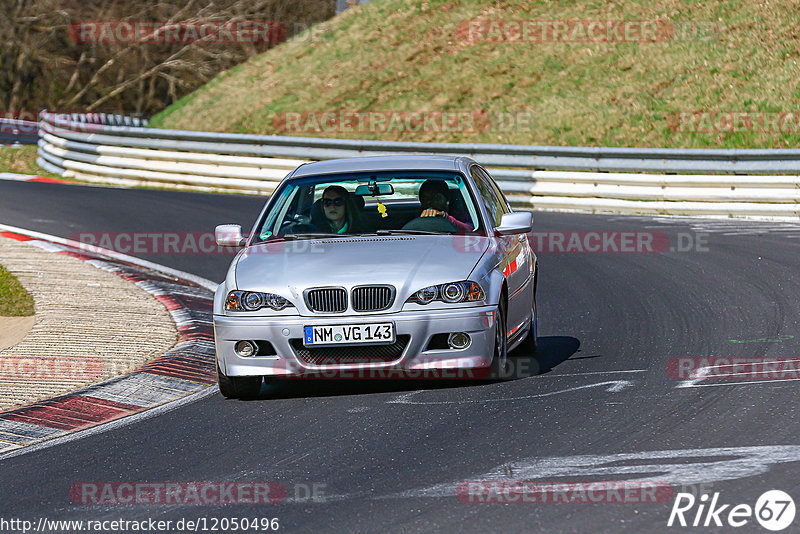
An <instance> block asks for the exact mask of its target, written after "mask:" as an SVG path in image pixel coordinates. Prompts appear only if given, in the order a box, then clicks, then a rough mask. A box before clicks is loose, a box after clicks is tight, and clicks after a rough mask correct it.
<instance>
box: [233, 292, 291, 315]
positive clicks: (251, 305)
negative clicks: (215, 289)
mask: <svg viewBox="0 0 800 534" xmlns="http://www.w3.org/2000/svg"><path fill="white" fill-rule="evenodd" d="M292 306H293V305H292V303H291V302H289V301H288V300H286V299H285V298H283V297H281V296H280V295H275V294H274V293H259V292H256V291H231V292H230V293H228V298H227V299H225V309H226V310H228V311H256V310H260V309H261V308H270V309H272V310H275V311H281V310H282V309H284V308H288V307H292Z"/></svg>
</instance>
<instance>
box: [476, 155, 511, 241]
mask: <svg viewBox="0 0 800 534" xmlns="http://www.w3.org/2000/svg"><path fill="white" fill-rule="evenodd" d="M470 173H471V174H472V178H473V180H475V185H476V186H477V188H478V196H479V197H480V201H481V202H482V203H483V206H484V207H485V208H486V212H487V213H488V214H489V218H491V219H493V223H494V226H500V218H501V217H502V216H503V214H504V213H508V211H507V209H508V206H507V205H506V202H505V199H504V198H503V197H502V196H499V195H498V192H497V189H496V188H495V187H494V185H493V184H492V182H491V179H490V178H489V177H488V176H487V175H486V174H485V173H484V172H483V171H482V169H481V168H480V167H478V166H476V165H473V166H472V168H471V169H470Z"/></svg>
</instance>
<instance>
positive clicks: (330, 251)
mask: <svg viewBox="0 0 800 534" xmlns="http://www.w3.org/2000/svg"><path fill="white" fill-rule="evenodd" d="M489 242H490V240H489V238H487V237H480V236H450V235H447V236H445V235H441V236H439V235H436V236H385V237H384V236H379V237H352V238H332V239H313V240H298V241H286V242H284V241H278V242H272V243H265V244H260V245H254V246H251V247H249V248H248V249H246V250H245V251H243V252H242V254H241V256H240V257H239V260H238V262H237V263H236V265H235V270H236V271H235V276H236V286H237V288H238V289H244V290H248V291H265V292H275V293H277V294H280V295H282V296H284V297H286V298H289V299H290V300H292V301H293V302H294V301H296V300H297V299H298V297H299V296H301V295H302V293H303V290H305V289H307V288H310V287H320V286H342V287H345V288H350V287H352V286H357V285H362V284H391V285H394V286H395V288H396V289H397V297H398V300H400V298H402V299H403V300H405V298H407V296H410V294H411V293H413V292H415V291H418V290H419V289H421V288H423V287H427V286H429V285H434V284H441V283H446V282H453V281H457V280H465V279H467V277H468V276H469V274H470V273H471V272H472V270H473V269H474V268H475V265H476V264H477V262H478V261H479V260H480V258H481V257H482V256H483V254H484V252H486V249H487V248H488V247H489Z"/></svg>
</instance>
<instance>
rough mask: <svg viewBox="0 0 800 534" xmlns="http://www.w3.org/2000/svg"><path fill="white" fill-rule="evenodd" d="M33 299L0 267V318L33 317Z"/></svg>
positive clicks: (14, 278)
mask: <svg viewBox="0 0 800 534" xmlns="http://www.w3.org/2000/svg"><path fill="white" fill-rule="evenodd" d="M33 312H34V308H33V297H32V296H31V294H30V293H28V291H27V290H26V289H25V288H24V287H22V284H20V283H19V280H17V279H16V277H14V275H12V274H11V273H10V272H8V271H7V270H6V269H5V268H4V267H3V266H2V265H0V317H23V316H29V315H33Z"/></svg>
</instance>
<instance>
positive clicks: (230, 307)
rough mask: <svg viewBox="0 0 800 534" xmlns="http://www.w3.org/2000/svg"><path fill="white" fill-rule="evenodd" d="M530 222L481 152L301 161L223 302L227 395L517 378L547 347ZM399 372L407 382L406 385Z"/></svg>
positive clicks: (234, 236)
mask: <svg viewBox="0 0 800 534" xmlns="http://www.w3.org/2000/svg"><path fill="white" fill-rule="evenodd" d="M532 223H533V218H532V214H531V213H530V212H516V213H515V212H514V211H513V210H512V209H511V206H510V205H509V203H508V201H507V200H506V198H505V197H504V196H503V193H502V192H501V191H500V189H499V188H498V187H497V184H496V183H495V182H494V180H493V179H492V178H491V177H490V175H489V173H488V172H486V170H485V169H483V168H482V167H481V166H480V165H478V164H477V163H476V162H475V161H473V160H471V159H469V158H465V157H442V156H384V157H367V158H352V159H341V160H331V161H323V162H316V163H309V164H304V165H301V166H300V167H298V168H296V169H295V170H294V171H292V172H291V173H290V174H289V175H288V176H287V177H286V178H285V179H284V180H283V181H282V182H281V183H280V184H279V185H278V187H277V188H276V190H275V192H274V194H272V195H271V197H270V198H269V200H268V201H267V204H266V206H265V207H264V209H263V210H262V212H261V214H260V216H259V217H258V219H257V221H256V223H255V225H254V226H253V229H252V231H251V232H250V233H249V235H247V236H244V237H243V235H242V228H241V227H240V226H238V225H221V226H218V227H217V228H216V232H215V235H216V239H217V243H218V244H219V245H221V246H238V247H241V248H242V249H241V250H240V251H239V253H238V254H237V255H236V257H235V258H234V260H233V261H232V263H231V266H230V268H229V270H228V273H227V277H226V279H225V281H224V282H223V283H222V284H220V286H219V288H218V289H217V291H216V295H215V299H214V337H215V344H216V357H217V373H218V375H219V388H220V391H221V393H222V394H223V395H224V396H226V397H231V398H246V397H253V396H256V395H258V393H259V390H260V388H261V384H262V380H264V379H266V380H267V381H274V380H278V379H281V378H304V377H320V376H323V377H337V378H348V377H351V378H378V377H387V376H389V377H390V376H398V377H400V376H407V377H412V378H413V377H420V376H421V375H425V376H441V377H443V378H447V377H453V378H454V377H471V378H474V377H475V376H476V374H475V373H478V375H479V374H480V371H481V370H483V371H486V373H485V374H484V375H483V376H487V375H488V376H490V377H493V378H498V379H502V378H504V377H507V375H508V373H507V369H508V352H509V351H510V350H512V349H514V348H515V347H517V346H518V345H520V344H525V345H526V346H527V348H528V349H530V350H535V349H536V282H537V274H538V269H537V263H536V256H535V254H534V253H533V251H532V250H531V247H530V244H529V243H528V238H527V235H526V234H527V233H528V232H530V230H531V226H532ZM393 373H396V375H393Z"/></svg>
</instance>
